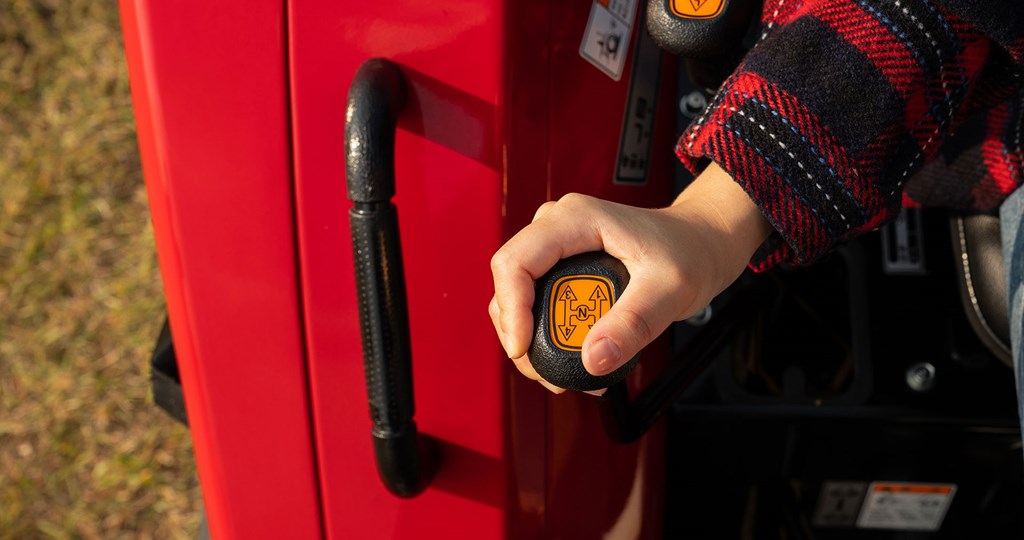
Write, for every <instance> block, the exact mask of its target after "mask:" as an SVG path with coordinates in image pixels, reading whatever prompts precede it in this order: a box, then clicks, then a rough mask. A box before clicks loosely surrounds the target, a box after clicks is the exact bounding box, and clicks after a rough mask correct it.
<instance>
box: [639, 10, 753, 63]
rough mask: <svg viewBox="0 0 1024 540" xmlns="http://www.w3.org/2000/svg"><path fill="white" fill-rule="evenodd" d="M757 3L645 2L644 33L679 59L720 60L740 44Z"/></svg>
mask: <svg viewBox="0 0 1024 540" xmlns="http://www.w3.org/2000/svg"><path fill="white" fill-rule="evenodd" d="M759 5H760V1H759V0H648V2H647V30H648V32H650V34H651V37H652V38H654V41H655V42H656V43H657V44H658V45H659V46H660V47H661V48H662V49H665V50H666V51H668V52H670V53H672V54H675V55H678V56H681V57H683V58H723V57H726V56H727V55H728V54H729V53H730V51H733V50H735V49H736V48H737V47H738V45H739V44H740V42H741V40H742V38H743V35H744V34H745V33H746V31H747V29H748V28H749V27H750V23H751V20H752V19H753V17H754V16H755V15H756V14H757V10H758V7H759Z"/></svg>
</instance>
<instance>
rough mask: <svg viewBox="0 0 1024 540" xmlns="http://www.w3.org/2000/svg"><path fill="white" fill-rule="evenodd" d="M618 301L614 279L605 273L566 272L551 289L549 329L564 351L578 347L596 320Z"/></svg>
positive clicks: (576, 349)
mask: <svg viewBox="0 0 1024 540" xmlns="http://www.w3.org/2000/svg"><path fill="white" fill-rule="evenodd" d="M614 303H615V292H614V290H613V289H612V283H611V281H609V280H608V278H606V277H602V276H580V275H574V276H566V277H563V278H559V279H558V280H557V281H555V285H554V287H553V288H552V289H551V303H550V308H549V312H548V333H549V334H550V335H551V342H552V343H554V344H555V346H556V347H558V348H559V349H562V350H563V351H579V350H581V349H582V348H583V340H584V339H585V338H586V337H587V334H589V333H590V329H591V328H592V327H593V326H594V324H595V323H597V320H598V319H600V318H601V316H602V315H604V314H605V313H606V312H607V311H608V308H610V307H612V304H614Z"/></svg>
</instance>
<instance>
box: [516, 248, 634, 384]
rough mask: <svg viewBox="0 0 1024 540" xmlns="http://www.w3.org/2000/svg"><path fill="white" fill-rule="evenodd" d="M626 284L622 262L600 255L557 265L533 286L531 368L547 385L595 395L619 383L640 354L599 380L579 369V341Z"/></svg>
mask: <svg viewBox="0 0 1024 540" xmlns="http://www.w3.org/2000/svg"><path fill="white" fill-rule="evenodd" d="M628 283H629V272H627V271H626V267H625V266H624V265H623V264H622V262H621V261H619V260H618V259H616V258H614V257H612V256H611V255H608V254H607V253H604V252H592V253H583V254H580V255H575V256H572V257H568V258H566V259H563V260H561V261H559V262H558V264H556V265H555V266H554V267H553V268H552V269H551V270H550V271H549V272H548V273H547V274H544V276H542V277H541V278H540V279H539V280H537V281H536V294H535V296H534V298H535V300H534V304H533V320H534V324H535V327H534V332H533V343H531V344H530V351H529V356H530V363H531V364H533V368H534V369H535V370H537V374H539V375H540V376H541V377H543V378H544V379H545V380H546V381H548V382H550V383H551V384H554V385H555V386H560V387H562V388H566V389H569V390H581V391H586V390H599V389H601V388H607V387H609V386H611V385H612V384H615V383H617V382H619V381H621V380H622V379H624V378H626V375H628V374H629V372H630V371H631V370H632V369H633V366H634V365H636V361H637V358H638V357H639V355H637V356H635V357H633V358H632V359H630V360H629V362H627V363H626V364H625V365H623V366H622V367H620V368H619V369H617V370H615V371H613V372H611V373H609V374H607V375H602V376H595V375H591V374H590V373H589V372H587V370H586V368H584V367H583V341H584V339H586V337H587V334H589V333H590V329H591V328H593V326H594V324H596V323H597V321H598V319H600V318H601V317H602V316H604V314H606V313H607V312H608V310H609V309H611V307H612V306H613V305H614V304H615V300H616V299H618V298H619V297H620V296H621V295H622V292H623V291H625V289H626V285H627V284H628Z"/></svg>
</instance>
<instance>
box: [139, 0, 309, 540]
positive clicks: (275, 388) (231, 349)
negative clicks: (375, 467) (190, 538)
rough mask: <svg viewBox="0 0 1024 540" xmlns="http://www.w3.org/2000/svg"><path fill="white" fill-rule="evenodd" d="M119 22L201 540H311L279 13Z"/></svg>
mask: <svg viewBox="0 0 1024 540" xmlns="http://www.w3.org/2000/svg"><path fill="white" fill-rule="evenodd" d="M121 16H122V26H123V32H124V38H125V49H126V53H127V57H128V66H129V74H130V79H131V88H132V96H133V101H134V106H135V117H136V122H137V124H138V137H139V146H140V148H141V152H142V162H143V168H144V171H145V179H146V187H147V190H148V195H149V207H150V211H151V214H152V219H153V226H154V231H155V234H156V243H157V251H158V254H159V259H160V269H161V273H162V275H163V283H164V290H165V293H166V298H167V309H168V313H169V316H170V322H171V328H172V332H173V335H174V342H175V349H176V353H177V358H178V364H179V368H180V373H181V378H182V382H183V386H184V391H185V402H186V406H187V409H188V416H189V421H190V424H191V430H192V438H193V441H194V445H195V454H196V461H197V465H198V469H199V477H200V481H201V483H202V489H203V499H204V504H205V507H206V510H207V516H208V522H209V526H210V531H211V533H212V534H213V537H214V538H218V539H220V538H247V539H248V538H317V537H320V536H321V535H322V526H321V521H322V520H321V517H320V503H319V493H318V486H317V476H316V470H315V456H314V453H313V443H312V433H311V429H310V421H309V418H310V412H309V398H308V393H307V389H306V388H307V387H306V385H307V381H306V374H305V370H306V366H305V358H304V352H303V340H302V322H301V310H300V299H299V296H298V293H299V282H298V276H297V273H296V262H295V261H296V246H295V227H294V217H293V207H292V187H291V170H290V159H291V157H290V148H289V141H288V99H287V84H286V77H287V70H286V57H285V52H286V43H285V35H284V32H285V12H284V5H283V3H282V2H280V1H263V2H252V1H230V0H229V1H224V2H215V3H209V2H199V1H194V0H187V1H181V2H149V1H146V0H122V2H121ZM154 315H155V314H154Z"/></svg>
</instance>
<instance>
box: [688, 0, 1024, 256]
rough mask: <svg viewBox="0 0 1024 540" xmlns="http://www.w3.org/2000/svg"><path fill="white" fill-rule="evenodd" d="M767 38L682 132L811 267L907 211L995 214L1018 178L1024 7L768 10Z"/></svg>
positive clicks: (806, 5) (697, 162)
mask: <svg viewBox="0 0 1024 540" xmlns="http://www.w3.org/2000/svg"><path fill="white" fill-rule="evenodd" d="M762 23H763V24H762V28H763V34H762V36H761V40H760V41H759V42H758V43H757V45H756V46H755V47H754V48H753V49H752V50H751V51H750V53H749V54H748V55H747V56H746V57H745V58H744V60H743V62H742V63H741V64H740V66H739V67H738V68H737V69H736V71H735V72H734V73H733V75H732V76H731V77H730V78H729V79H728V80H727V81H726V82H725V83H724V84H723V85H722V88H721V89H720V90H719V92H718V94H717V96H716V98H715V100H714V101H713V102H712V103H711V104H710V105H709V107H708V108H707V110H706V111H704V114H703V115H702V116H700V118H698V119H697V121H695V122H694V123H693V124H692V125H691V126H690V127H689V128H688V129H687V130H686V132H685V133H683V136H682V137H681V138H680V140H679V143H678V145H677V147H676V154H677V155H678V156H679V158H680V159H681V160H682V161H683V163H684V164H686V165H687V167H688V168H690V169H691V170H693V171H695V172H696V171H698V170H700V169H702V168H703V167H704V165H705V164H706V163H707V160H708V159H710V160H714V161H715V162H717V163H719V164H720V165H721V166H722V167H723V168H724V169H725V170H726V171H728V172H729V173H730V174H731V175H732V176H733V178H735V179H736V181H737V182H739V183H740V185H742V186H743V188H744V189H745V190H746V191H747V193H748V194H749V195H750V196H751V197H752V198H753V199H754V201H755V202H756V203H757V204H758V206H759V207H760V208H761V210H762V211H763V212H764V214H765V216H766V217H767V218H768V220H769V221H770V222H771V224H772V225H773V226H774V227H775V229H776V231H777V232H778V234H774V235H772V237H771V238H770V239H769V240H768V242H766V243H765V245H764V246H762V247H761V249H760V250H759V251H758V253H757V254H756V255H755V257H754V259H753V260H752V261H751V267H752V268H754V269H755V270H763V269H766V268H768V267H770V266H773V265H775V264H779V263H786V264H806V263H808V262H810V261H813V260H814V259H816V258H818V257H819V256H821V255H822V254H824V253H826V252H828V251H830V250H831V249H833V248H834V247H835V246H836V245H837V244H838V243H841V242H843V241H844V240H847V239H849V238H852V237H854V236H856V235H858V234H861V233H864V232H867V231H870V230H873V229H875V228H877V227H878V226H879V225H881V224H883V223H885V222H886V221H887V220H889V219H890V218H893V217H895V215H896V214H897V213H898V211H899V209H900V206H901V204H902V205H905V206H918V205H923V206H946V207H956V208H966V209H975V210H983V211H985V210H992V209H994V208H996V207H998V205H999V204H1000V203H1001V202H1002V200H1003V199H1005V198H1006V197H1007V196H1008V195H1009V194H1010V193H1011V192H1012V191H1013V190H1014V189H1015V188H1016V187H1017V186H1019V185H1020V184H1021V166H1022V150H1021V124H1022V116H1024V106H1022V94H1021V84H1020V83H1021V81H1022V75H1021V73H1022V71H1024V0H984V1H981V2H979V1H976V0H943V1H940V2H936V1H933V0H767V1H766V3H765V7H764V13H763V17H762Z"/></svg>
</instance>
